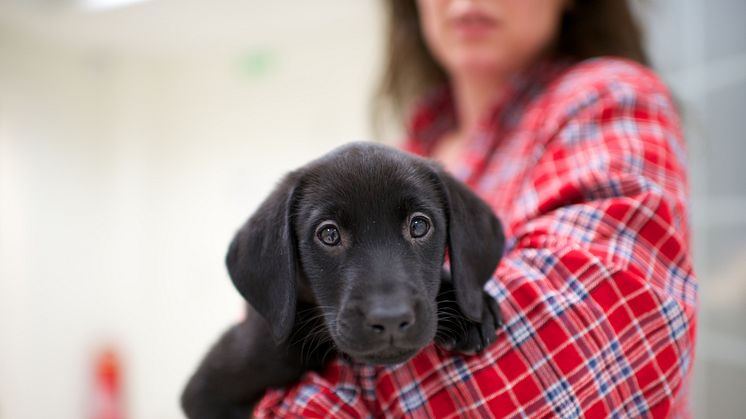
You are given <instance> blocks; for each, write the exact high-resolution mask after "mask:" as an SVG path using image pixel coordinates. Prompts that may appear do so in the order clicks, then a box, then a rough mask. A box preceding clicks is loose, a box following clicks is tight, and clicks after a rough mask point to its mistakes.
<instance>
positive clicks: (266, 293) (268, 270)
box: [226, 173, 299, 342]
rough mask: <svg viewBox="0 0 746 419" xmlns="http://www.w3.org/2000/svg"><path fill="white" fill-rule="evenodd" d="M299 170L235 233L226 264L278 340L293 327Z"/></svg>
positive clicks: (284, 337)
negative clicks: (293, 213) (295, 216)
mask: <svg viewBox="0 0 746 419" xmlns="http://www.w3.org/2000/svg"><path fill="white" fill-rule="evenodd" d="M298 178H299V176H298V175H297V174H296V173H291V174H289V175H288V176H287V177H286V178H285V179H284V180H283V181H282V183H280V185H278V187H277V188H276V189H275V190H274V192H272V194H271V195H270V196H269V197H268V198H267V199H266V200H265V201H264V202H263V203H262V205H261V206H260V207H259V209H257V210H256V212H255V213H254V214H253V215H252V216H251V218H249V220H248V221H247V222H246V224H244V225H243V227H241V229H240V230H239V231H238V233H236V236H235V237H234V238H233V241H232V242H231V245H230V247H229V248H228V254H227V256H226V265H227V266H228V272H229V273H230V277H231V280H232V281H233V284H234V285H235V286H236V289H238V292H240V293H241V295H242V296H243V297H244V298H245V299H246V301H248V302H249V304H251V306H252V307H253V308H254V309H255V310H256V311H257V312H258V313H259V314H260V315H262V317H264V319H265V320H266V321H267V324H268V325H269V327H270V330H272V335H273V337H274V339H275V341H277V342H282V341H284V340H285V339H287V337H288V335H289V334H290V331H291V330H292V328H293V321H294V318H295V306H296V286H297V282H298V281H297V272H298V268H297V266H296V265H297V260H296V255H297V250H296V244H295V234H294V232H293V223H292V220H291V217H292V211H293V207H294V204H295V195H296V189H297V181H298Z"/></svg>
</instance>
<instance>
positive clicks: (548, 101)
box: [542, 57, 677, 123]
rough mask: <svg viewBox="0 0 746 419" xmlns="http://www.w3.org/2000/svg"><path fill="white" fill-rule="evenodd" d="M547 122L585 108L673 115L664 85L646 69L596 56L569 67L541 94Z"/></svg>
mask: <svg viewBox="0 0 746 419" xmlns="http://www.w3.org/2000/svg"><path fill="white" fill-rule="evenodd" d="M543 99H544V100H543V101H542V102H543V103H542V105H544V106H543V108H545V110H546V111H547V114H545V118H546V120H547V122H549V121H551V120H554V121H553V122H555V123H561V122H563V121H566V120H567V118H572V117H573V116H574V115H576V114H577V113H578V112H580V111H582V110H584V109H588V108H589V107H597V106H598V105H601V107H602V108H609V107H612V108H613V107H624V108H634V107H638V106H645V107H648V106H654V107H656V108H657V109H659V110H661V111H664V112H670V114H671V115H672V116H673V115H676V114H677V112H676V107H675V106H674V102H673V100H672V98H671V94H670V92H669V90H668V88H667V87H666V85H665V83H664V82H663V81H662V80H661V79H660V77H658V75H657V74H656V73H655V72H654V71H653V70H652V69H650V68H648V67H646V66H644V65H642V64H640V63H637V62H635V61H632V60H628V59H625V58H618V57H597V58H592V59H588V60H584V61H580V62H578V63H575V64H572V65H569V66H567V67H565V68H564V69H563V71H561V72H560V73H559V74H558V75H557V76H556V77H555V78H554V79H553V80H552V82H551V83H550V84H549V85H548V86H547V88H546V90H545V92H544V95H543Z"/></svg>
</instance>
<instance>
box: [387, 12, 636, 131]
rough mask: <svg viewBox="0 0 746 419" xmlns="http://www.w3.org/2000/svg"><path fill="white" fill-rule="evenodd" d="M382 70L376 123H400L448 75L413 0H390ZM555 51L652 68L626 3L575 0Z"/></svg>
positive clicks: (574, 57) (564, 19)
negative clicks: (386, 120)
mask: <svg viewBox="0 0 746 419" xmlns="http://www.w3.org/2000/svg"><path fill="white" fill-rule="evenodd" d="M384 3H385V8H386V15H387V20H388V22H387V23H388V27H387V29H386V31H387V39H386V45H385V53H384V54H385V57H384V60H385V61H384V68H383V73H382V75H381V79H380V81H379V86H378V91H377V92H376V95H375V97H374V102H373V119H374V123H375V124H379V123H380V122H381V120H382V119H383V117H384V116H385V114H388V115H389V116H393V117H394V119H395V120H396V121H397V122H401V121H402V120H403V119H404V116H405V114H406V112H407V111H408V110H409V108H410V106H411V105H412V104H413V103H414V102H415V101H417V99H419V98H421V97H422V96H423V95H425V94H426V93H427V92H428V91H430V90H432V89H433V88H435V87H437V86H441V85H443V84H445V83H446V82H447V75H446V72H445V71H444V69H443V68H442V67H441V65H440V64H439V63H438V62H437V61H436V60H435V58H433V56H432V55H431V54H430V51H429V50H428V48H427V45H426V44H425V39H424V38H423V35H422V31H421V30H420V20H419V14H418V11H417V5H416V4H415V0H386V1H385V2H384ZM554 53H555V54H556V55H557V56H559V57H563V58H567V59H570V60H576V61H579V60H583V59H586V58H591V57H599V56H604V55H613V56H618V57H624V58H628V59H631V60H634V61H637V62H639V63H641V64H643V65H649V63H648V57H647V54H646V53H645V49H644V48H643V41H642V34H641V32H640V29H639V27H638V25H637V22H636V21H635V19H634V16H633V15H632V12H631V10H630V8H629V5H628V4H627V1H626V0H574V1H573V3H572V5H571V6H570V7H569V8H568V9H567V10H566V11H565V12H564V15H563V16H562V21H561V23H560V29H559V34H558V39H557V41H556V48H555V50H554Z"/></svg>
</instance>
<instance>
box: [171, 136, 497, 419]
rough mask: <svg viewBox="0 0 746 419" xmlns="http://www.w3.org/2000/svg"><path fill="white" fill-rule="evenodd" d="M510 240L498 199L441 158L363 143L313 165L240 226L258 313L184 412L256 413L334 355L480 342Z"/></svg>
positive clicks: (238, 265)
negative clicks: (492, 283) (259, 404)
mask: <svg viewBox="0 0 746 419" xmlns="http://www.w3.org/2000/svg"><path fill="white" fill-rule="evenodd" d="M423 232H424V233H423ZM325 240H326V241H325ZM503 245H504V238H503V233H502V228H501V226H500V223H499V221H498V220H497V218H496V217H495V216H494V214H493V213H492V211H491V209H490V208H489V206H488V205H487V204H485V203H484V202H483V201H481V200H480V199H479V198H478V197H477V196H476V195H475V194H474V193H472V192H471V191H470V190H469V189H468V188H467V187H466V186H464V185H463V184H462V183H460V182H458V181H457V180H455V179H454V178H452V177H451V176H450V175H448V174H447V173H446V172H445V171H443V170H442V168H440V167H439V166H438V165H436V164H434V163H433V162H431V161H428V160H425V159H422V158H419V157H415V156H413V155H410V154H407V153H404V152H401V151H397V150H395V149H392V148H389V147H385V146H380V145H374V144H370V143H355V144H351V145H348V146H344V147H341V148H339V149H337V150H335V151H333V152H332V153H330V154H327V155H326V156H324V157H322V158H320V159H318V160H315V161H313V162H311V163H309V164H308V165H306V166H304V167H302V168H300V169H298V170H296V171H294V172H292V173H290V174H289V175H288V176H286V178H285V179H284V180H283V181H282V182H281V183H280V184H279V185H278V186H277V188H276V189H275V191H274V192H273V193H272V194H271V195H270V196H269V197H268V198H267V199H266V200H265V201H264V203H263V204H262V205H261V206H260V207H259V209H257V211H256V212H255V213H254V214H253V215H252V217H251V218H249V220H248V221H247V222H246V223H245V224H244V226H243V227H242V228H241V229H240V230H239V231H238V232H237V233H236V236H235V238H234V239H233V241H232V243H231V245H230V248H229V250H228V254H227V257H226V264H227V266H228V271H229V273H230V277H231V280H232V281H233V283H234V285H235V286H236V288H237V289H238V291H239V292H240V293H241V295H242V296H243V297H244V298H245V299H246V300H247V302H248V303H249V307H248V314H247V318H246V320H244V321H243V322H242V323H240V324H238V325H236V326H233V327H232V328H230V329H229V330H228V331H227V332H226V333H225V334H224V335H223V336H222V337H221V338H220V340H219V341H218V342H217V343H216V344H215V345H214V346H213V348H212V349H211V350H210V351H209V352H208V354H207V356H206V357H205V359H204V360H203V361H202V363H201V364H200V366H199V368H198V369H197V371H196V372H195V373H194V375H193V376H192V378H191V379H190V381H189V383H188V384H187V387H186V389H185V390H184V393H183V394H182V406H183V408H184V411H185V412H186V414H187V416H188V417H189V418H201V419H202V418H233V417H248V415H249V414H250V411H251V409H252V407H253V405H254V403H255V402H256V401H257V400H258V399H259V398H260V397H261V395H262V394H263V393H264V391H265V390H266V389H267V388H270V387H277V386H283V385H287V384H290V383H292V382H293V381H295V380H297V379H298V378H299V377H300V376H301V375H302V374H303V372H305V371H308V370H311V369H316V370H318V369H321V368H322V367H323V365H324V363H325V362H326V361H327V360H328V359H329V358H330V357H331V356H337V355H339V356H348V357H351V358H353V359H355V360H357V361H360V362H366V363H372V364H396V363H401V362H404V361H406V360H407V359H409V358H411V357H412V356H414V355H415V354H416V353H417V352H418V351H419V350H420V349H422V348H423V347H424V346H426V345H428V344H429V343H430V342H432V341H433V340H435V342H436V343H438V344H439V345H440V346H442V347H444V348H446V349H450V350H454V351H459V352H464V353H474V352H478V351H480V350H482V349H483V348H485V347H486V346H487V345H489V344H490V343H492V342H493V341H494V340H495V335H496V329H497V328H498V327H499V326H500V323H501V316H500V311H499V308H498V306H497V303H496V302H495V300H494V299H493V298H491V297H490V296H489V295H487V294H486V293H485V292H484V291H483V289H482V288H483V286H484V284H485V282H486V281H487V279H488V278H489V277H490V275H491V274H492V272H493V271H494V269H495V267H496V266H497V263H498V262H499V260H500V257H501V256H502V251H503ZM446 248H447V249H448V254H449V256H450V265H451V272H447V271H444V270H443V269H442V266H443V262H444V258H445V254H446Z"/></svg>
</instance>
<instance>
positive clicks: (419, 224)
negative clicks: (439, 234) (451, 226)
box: [409, 214, 430, 239]
mask: <svg viewBox="0 0 746 419" xmlns="http://www.w3.org/2000/svg"><path fill="white" fill-rule="evenodd" d="M428 231H430V220H429V219H428V218H427V217H426V216H425V215H423V214H417V215H414V216H413V217H412V218H411V219H410V220H409V235H410V236H412V238H415V239H419V238H421V237H424V236H425V235H426V234H427V232H428Z"/></svg>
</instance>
